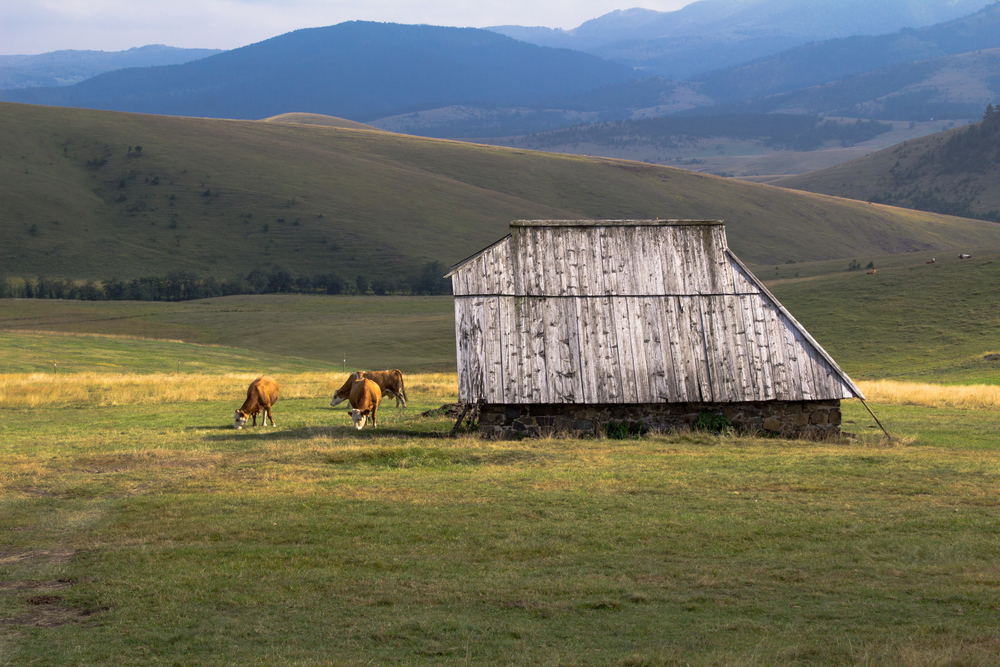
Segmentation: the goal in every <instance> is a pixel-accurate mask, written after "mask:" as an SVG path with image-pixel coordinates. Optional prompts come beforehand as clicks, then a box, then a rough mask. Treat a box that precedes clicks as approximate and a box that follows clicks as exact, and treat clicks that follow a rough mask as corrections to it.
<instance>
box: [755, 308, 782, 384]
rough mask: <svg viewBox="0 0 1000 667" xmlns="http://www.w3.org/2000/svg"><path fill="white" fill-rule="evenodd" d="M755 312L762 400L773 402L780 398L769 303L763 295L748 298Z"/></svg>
mask: <svg viewBox="0 0 1000 667" xmlns="http://www.w3.org/2000/svg"><path fill="white" fill-rule="evenodd" d="M748 299H749V302H750V307H751V308H752V310H753V323H754V336H755V339H756V341H757V350H758V352H759V355H760V365H759V367H758V368H759V375H758V379H759V381H760V387H761V389H762V390H763V392H764V395H763V396H762V398H761V399H760V400H765V401H771V400H774V399H775V398H777V397H778V389H777V387H776V386H775V368H774V358H775V357H774V355H772V354H771V339H770V336H769V335H768V333H769V327H768V324H767V312H768V303H767V302H766V301H765V299H764V297H763V295H757V296H750V297H748Z"/></svg>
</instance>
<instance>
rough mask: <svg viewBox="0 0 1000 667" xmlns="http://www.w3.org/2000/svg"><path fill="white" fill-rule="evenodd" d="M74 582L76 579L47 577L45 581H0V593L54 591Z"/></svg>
mask: <svg viewBox="0 0 1000 667" xmlns="http://www.w3.org/2000/svg"><path fill="white" fill-rule="evenodd" d="M75 583H76V579H48V580H45V581H0V593H9V592H13V591H34V590H46V591H54V590H59V589H60V588H67V587H69V586H72V585H73V584H75Z"/></svg>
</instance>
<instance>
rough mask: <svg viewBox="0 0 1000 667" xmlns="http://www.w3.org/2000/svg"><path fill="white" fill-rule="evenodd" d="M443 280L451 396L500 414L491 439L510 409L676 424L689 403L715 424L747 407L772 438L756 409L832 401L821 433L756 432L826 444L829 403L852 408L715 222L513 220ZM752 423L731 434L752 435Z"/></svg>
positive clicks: (844, 383) (807, 339)
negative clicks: (453, 368) (450, 336)
mask: <svg viewBox="0 0 1000 667" xmlns="http://www.w3.org/2000/svg"><path fill="white" fill-rule="evenodd" d="M449 276H450V277H451V278H452V288H453V292H454V295H455V333H456V342H457V347H458V378H459V399H460V400H461V401H462V402H463V403H481V404H486V405H489V406H494V409H493V412H494V413H495V412H497V410H499V409H500V408H501V407H502V412H503V413H504V414H506V415H508V417H509V419H505V420H504V421H505V425H504V424H501V425H500V426H498V427H497V429H496V434H497V435H510V431H511V429H512V428H513V426H512V425H513V422H516V421H518V418H517V417H514V413H515V412H524V410H522V409H520V408H519V409H516V410H515V408H514V406H534V407H533V411H534V414H536V415H541V414H542V413H545V412H546V411H547V412H548V413H553V414H556V413H558V415H562V417H560V419H561V421H559V424H561V425H562V426H564V427H565V426H566V425H567V424H568V423H580V424H584V426H586V425H587V423H588V422H589V423H590V427H594V428H596V423H597V422H600V421H601V419H602V418H601V417H600V416H597V417H594V418H593V419H590V420H588V419H582V420H580V419H574V418H573V415H574V414H576V413H574V412H573V411H572V410H567V408H566V407H560V408H556V407H554V406H581V407H582V406H587V409H589V411H590V413H593V414H595V415H596V414H597V413H600V414H601V415H607V414H610V412H608V409H610V407H609V406H614V408H615V409H616V410H618V411H619V412H620V411H621V410H622V409H623V408H624V406H630V407H629V409H630V410H631V411H632V413H630V414H637V413H636V410H639V411H640V412H642V409H641V408H638V407H636V406H659V407H657V408H655V409H653V408H651V407H647V408H645V410H646V411H647V412H648V411H650V410H652V411H653V412H657V413H658V414H661V413H663V414H665V413H664V411H665V410H666V408H664V407H663V406H664V405H670V406H672V407H670V408H669V410H667V412H670V413H671V414H673V413H677V412H680V413H683V415H684V416H683V417H681V418H677V419H674V421H675V422H677V425H680V424H681V422H683V421H691V414H692V413H691V410H690V406H695V405H697V406H700V408H699V411H710V412H711V411H715V412H717V413H719V414H722V413H723V412H725V411H726V410H728V411H729V412H731V413H732V412H733V411H734V410H735V406H738V405H743V406H744V407H748V406H750V405H756V404H760V405H764V406H765V407H764V408H762V409H760V410H757V409H754V410H749V412H752V413H755V414H756V413H760V415H771V418H770V421H769V422H768V423H769V424H770V425H771V426H772V427H773V426H774V425H775V424H776V422H775V421H774V414H777V413H776V409H777V408H776V407H775V406H774V405H770V406H768V404H772V403H781V404H788V405H792V404H794V405H805V406H807V409H808V406H809V405H811V404H813V403H816V404H819V403H823V405H824V406H825V407H823V411H824V414H825V413H826V412H828V411H829V410H828V407H829V404H830V401H834V402H836V405H837V409H836V415H835V416H834V417H829V416H827V417H826V422H825V423H824V424H823V425H822V427H821V428H815V427H816V426H817V425H816V424H812V423H811V418H809V419H806V421H807V422H809V423H807V424H806V426H809V428H806V429H804V430H802V429H792V428H790V427H789V425H788V422H789V420H788V419H783V420H779V421H780V428H778V429H766V430H780V431H783V432H788V433H793V432H794V433H798V432H800V431H801V432H822V433H830V432H833V431H837V432H839V400H840V399H843V398H852V397H862V394H861V392H860V390H859V389H858V388H857V387H856V386H855V385H854V383H853V382H852V381H851V379H850V378H849V377H848V376H847V375H846V374H845V373H844V372H843V371H842V370H841V369H840V368H839V367H838V366H837V364H836V362H834V361H833V359H832V358H831V357H830V356H829V355H828V354H827V353H826V352H825V351H824V350H823V349H822V347H820V346H819V344H818V343H816V341H815V340H813V338H812V337H811V336H810V335H809V334H808V332H806V331H805V329H804V328H803V327H802V326H801V325H800V324H799V323H798V322H797V321H796V320H795V319H794V318H793V317H792V316H791V314H789V313H788V312H787V311H786V310H785V309H784V308H783V307H782V306H781V304H779V303H778V301H777V300H776V299H775V298H774V297H773V296H772V295H771V294H770V293H769V292H768V291H767V289H765V288H764V286H763V285H762V284H761V283H760V281H758V280H757V279H756V278H755V277H754V276H753V274H752V273H751V272H750V271H749V270H748V269H747V268H746V266H744V265H743V264H742V262H740V261H739V259H737V258H736V256H735V255H733V254H732V252H731V251H730V250H729V249H728V247H727V244H726V236H725V227H724V226H723V224H722V223H721V222H720V221H690V220H641V221H636V220H614V221H609V220H600V221H593V220H578V221H554V220H534V221H517V222H513V223H511V233H510V235H509V236H507V237H505V238H504V239H501V240H500V241H498V242H497V243H495V244H493V245H491V246H489V247H488V248H486V249H484V250H482V251H481V252H479V253H477V254H476V255H474V256H472V257H470V258H469V259H467V260H465V261H464V262H461V263H459V264H458V265H456V266H455V267H453V269H452V271H451V272H450V273H449ZM541 406H552V407H549V408H543V407H541ZM683 406H687V407H683ZM706 406H707V407H706ZM525 409H527V408H525ZM792 410H793V414H799V415H801V411H800V410H799V409H797V408H792ZM485 412H486V413H490V410H486V411H485ZM737 412H739V414H740V415H742V414H744V413H746V412H747V410H743V411H742V412H740V411H737ZM779 412H780V411H779ZM577 413H579V411H577ZM567 415H568V416H567ZM553 419H555V417H553ZM595 419H596V420H597V421H596V422H595V421H594V420H595ZM608 419H610V417H608ZM664 419H665V418H664ZM768 419H769V418H768V417H766V416H761V417H760V418H759V419H758V418H753V419H748V420H744V421H745V423H744V424H743V425H744V426H745V427H748V428H758V427H759V428H764V426H763V423H764V422H765V421H768ZM816 419H817V420H823V417H817V418H816ZM638 420H639V421H643V422H649V421H651V420H654V419H653V417H649V416H647V417H646V418H644V419H638ZM678 420H679V421H678ZM831 420H832V421H833V422H835V424H834V423H831ZM489 421H490V419H484V420H481V429H482V427H491V426H490V424H488V423H487V422H489ZM493 421H496V419H493ZM654 421H655V420H654ZM791 421H798V422H801V421H803V419H802V417H801V416H799V417H796V418H794V419H792V420H791ZM506 422H510V423H506ZM549 422H551V423H552V424H555V423H556V421H553V420H549ZM667 422H669V420H667ZM667 422H664V421H663V419H660V421H659V422H658V425H659V426H660V427H662V426H664V425H665V424H667ZM757 422H759V424H758V423H757ZM519 423H520V425H521V426H524V425H525V424H524V422H523V420H522V421H521V422H519ZM546 423H548V422H546ZM536 426H538V429H543V426H542V425H540V424H536ZM800 426H802V424H800ZM553 428H555V426H553ZM518 430H520V429H518ZM528 430H529V431H531V430H532V429H531V428H529V429H528ZM576 430H586V428H581V429H576Z"/></svg>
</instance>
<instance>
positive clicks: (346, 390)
mask: <svg viewBox="0 0 1000 667" xmlns="http://www.w3.org/2000/svg"><path fill="white" fill-rule="evenodd" d="M360 379H361V373H360V372H355V373H351V374H350V376H348V378H347V382H345V383H344V386H343V387H341V388H340V389H338V390H337V391H335V392H333V400H332V401H330V407H335V406H337V405H340V404H341V403H343V402H344V401H346V400H347V399H348V398H350V396H351V387H353V386H354V383H355V382H357V381H358V380H360Z"/></svg>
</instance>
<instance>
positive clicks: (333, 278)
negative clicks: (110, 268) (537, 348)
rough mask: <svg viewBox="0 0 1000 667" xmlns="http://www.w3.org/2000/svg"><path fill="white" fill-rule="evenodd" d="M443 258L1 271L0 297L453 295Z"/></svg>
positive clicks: (186, 298) (139, 298)
mask: <svg viewBox="0 0 1000 667" xmlns="http://www.w3.org/2000/svg"><path fill="white" fill-rule="evenodd" d="M446 272H447V268H446V267H445V265H444V264H443V263H442V262H438V261H435V262H428V263H427V264H425V265H424V267H423V268H422V269H421V271H420V272H419V273H417V274H415V275H412V276H398V275H397V276H386V275H379V276H374V277H369V276H367V275H365V274H358V275H356V276H353V277H345V276H342V275H339V274H336V273H329V274H318V275H313V276H306V275H301V276H295V275H293V274H292V273H291V271H289V270H287V269H284V268H273V269H270V270H268V269H263V268H256V269H254V270H252V271H251V272H250V273H248V274H246V275H245V276H239V277H237V278H234V279H231V280H219V279H217V278H215V277H212V276H209V277H200V276H198V275H196V274H195V273H193V272H191V271H172V272H170V273H168V274H166V275H165V276H142V277H139V278H131V279H120V278H117V277H114V278H110V279H108V280H104V281H100V282H99V281H95V280H86V281H83V282H81V281H73V280H67V279H65V278H47V277H45V276H37V277H28V278H20V279H15V278H11V277H7V276H0V298H15V299H17V298H27V299H77V300H81V301H191V300H194V299H207V298H211V297H217V296H231V295H235V294H376V295H382V296H388V295H391V294H403V295H414V294H419V295H437V294H451V281H450V280H448V279H445V278H442V276H443V275H444V274H445V273H446Z"/></svg>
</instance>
